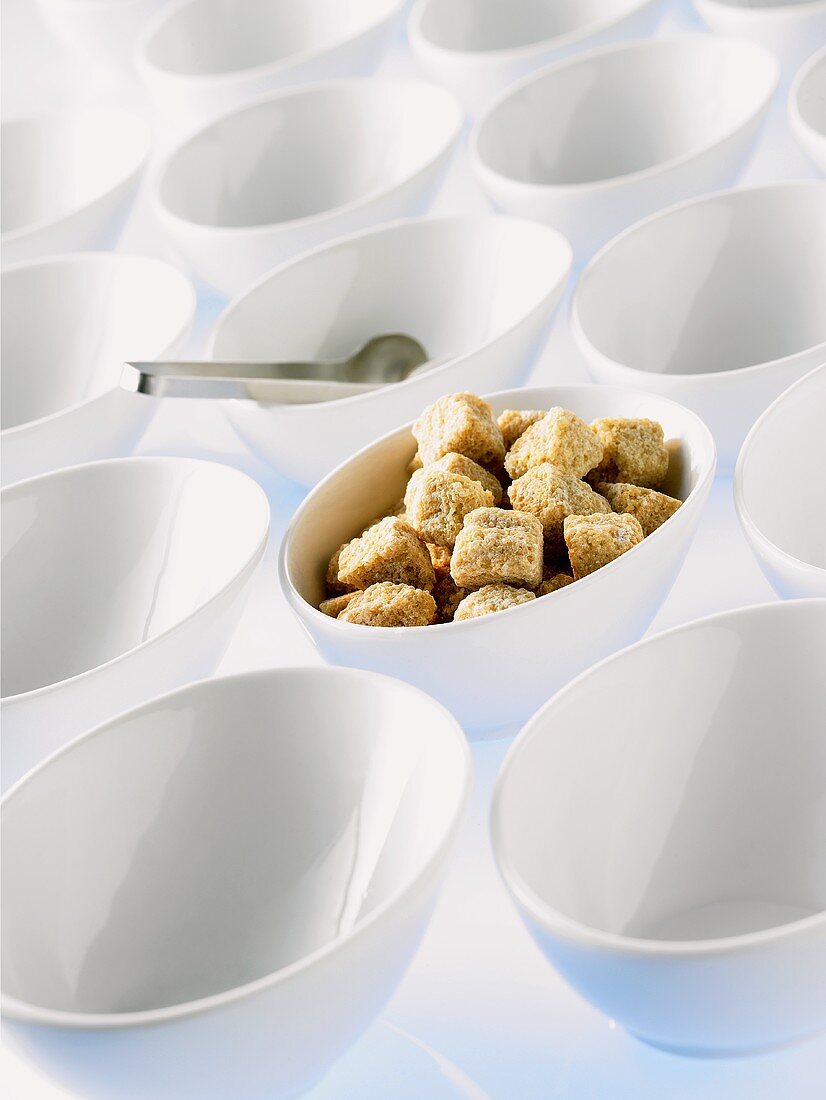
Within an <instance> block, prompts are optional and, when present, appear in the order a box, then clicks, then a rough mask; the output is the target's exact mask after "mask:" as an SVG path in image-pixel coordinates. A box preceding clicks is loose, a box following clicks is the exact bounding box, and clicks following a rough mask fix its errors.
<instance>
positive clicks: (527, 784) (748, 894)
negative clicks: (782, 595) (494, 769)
mask: <svg viewBox="0 0 826 1100" xmlns="http://www.w3.org/2000/svg"><path fill="white" fill-rule="evenodd" d="M824 652H826V600H804V601H800V602H797V603H773V604H766V605H763V606H761V607H749V608H745V609H742V610H738V611H733V612H727V613H725V614H723V615H714V616H712V617H711V618H707V619H700V620H698V621H696V622H693V623H689V624H688V625H686V626H681V627H679V628H678V629H676V630H669V631H667V632H666V633H664V634H659V635H656V636H655V637H653V638H650V639H647V640H646V641H644V642H641V643H640V644H639V645H636V646H632V647H631V648H630V649H627V650H625V651H624V652H623V653H619V654H617V655H616V656H614V657H612V658H610V659H609V660H607V661H604V662H603V663H602V664H599V665H597V666H596V667H595V668H593V669H591V670H589V671H588V672H586V673H585V674H584V675H583V676H581V677H580V678H579V679H578V680H576V681H575V682H574V683H573V684H570V685H569V686H568V687H567V688H565V690H564V691H561V692H560V693H559V694H558V695H557V696H556V697H555V698H554V699H552V700H551V701H550V702H549V703H548V704H547V706H545V707H543V708H542V710H541V711H540V712H539V713H538V714H537V715H536V716H535V717H534V718H532V719H531V721H530V722H529V723H528V724H527V726H525V729H524V730H523V731H522V732H521V734H520V735H519V737H518V738H517V740H516V741H515V742H514V744H513V746H512V747H511V749H510V751H509V753H508V755H507V757H506V758H505V762H504V764H503V765H502V769H501V771H500V774H499V778H498V781H497V785H496V788H495V791H494V797H493V809H492V832H493V848H494V852H495V855H496V860H497V862H498V865H499V870H500V872H501V873H502V876H503V878H504V880H505V883H506V885H507V887H508V889H509V890H510V892H511V894H512V895H513V897H514V899H515V901H516V903H517V906H518V908H519V910H520V912H521V915H522V917H523V918H524V920H525V922H526V924H527V925H528V928H529V930H530V931H531V933H532V935H533V937H534V939H535V940H536V941H537V943H538V944H539V946H540V948H541V949H542V951H544V953H545V954H546V955H547V957H548V959H549V960H550V961H551V962H552V963H553V965H554V966H555V967H556V969H557V970H558V971H559V973H560V974H561V975H562V977H563V978H564V979H565V980H566V981H567V982H569V983H570V985H572V986H573V987H574V989H575V990H576V991H577V992H578V993H579V994H581V996H583V997H585V998H586V1000H588V1001H590V1002H591V1003H592V1004H594V1005H595V1006H596V1007H597V1008H599V1009H600V1010H601V1011H602V1012H604V1013H605V1014H606V1015H607V1016H609V1017H610V1018H611V1019H612V1020H616V1021H617V1023H619V1024H621V1025H622V1026H623V1027H624V1028H625V1029H626V1030H628V1031H629V1032H631V1033H632V1034H634V1035H636V1036H637V1037H638V1038H640V1039H643V1040H645V1041H646V1042H648V1043H651V1044H653V1045H654V1046H658V1047H662V1048H665V1049H666V1050H670V1051H672V1052H674V1053H679V1054H692V1055H704V1056H709V1055H710V1056H719V1055H735V1054H747V1053H750V1052H752V1051H756V1050H759V1049H762V1048H764V1047H771V1046H779V1045H782V1044H785V1043H788V1042H792V1041H794V1040H797V1039H801V1038H803V1037H805V1036H807V1035H811V1034H813V1033H814V1032H816V1031H818V1030H821V1029H823V1028H824V1027H826V985H825V984H824V982H823V974H824V969H825V968H826V859H824V853H826V835H824V818H823V812H822V803H823V788H824V784H826V739H824V737H823V715H824V712H826V681H825V680H824V677H823V667H822V665H823V662H822V654H823V653H824Z"/></svg>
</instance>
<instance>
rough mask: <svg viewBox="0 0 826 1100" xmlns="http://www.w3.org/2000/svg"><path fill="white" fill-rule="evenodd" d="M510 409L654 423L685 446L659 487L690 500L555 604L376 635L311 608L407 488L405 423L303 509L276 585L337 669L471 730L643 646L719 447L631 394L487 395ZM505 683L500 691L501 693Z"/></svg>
mask: <svg viewBox="0 0 826 1100" xmlns="http://www.w3.org/2000/svg"><path fill="white" fill-rule="evenodd" d="M488 400H489V401H490V403H491V405H492V406H493V409H494V411H495V412H497V413H499V412H501V411H502V410H504V409H549V408H551V407H552V406H555V405H561V406H563V407H564V408H569V409H572V410H573V411H574V412H576V413H578V414H579V415H580V416H582V417H583V418H584V419H585V420H586V421H591V420H593V419H595V418H596V417H599V416H631V417H650V418H652V419H653V420H658V421H660V423H661V424H662V425H663V428H664V429H665V435H666V439H667V440H675V441H679V444H680V446H679V451H680V456H681V457H680V459H679V460H676V459H675V460H674V461H673V462H672V466H671V469H670V471H669V476H668V479H667V481H666V486H665V491H666V492H668V493H671V494H672V495H674V496H678V497H680V499H682V500H684V501H685V503H684V504H683V506H682V507H681V508H680V509H679V510H678V511H677V512H676V513H675V514H674V515H673V516H672V517H671V518H670V519H669V520H667V521H666V522H665V523H664V524H663V525H662V527H660V528H659V530H657V531H655V532H654V533H653V534H652V535H649V537H648V538H647V539H645V541H644V542H643V543H641V544H640V545H639V546H636V547H634V549H633V550H630V551H628V553H626V554H623V556H622V557H621V558H620V559H618V560H617V561H614V562H611V564H610V565H607V566H604V567H603V568H602V569H600V570H598V571H597V572H596V573H593V574H592V575H591V576H589V577H585V578H583V579H582V580H579V581H577V582H576V583H575V584H572V585H570V586H569V587H567V588H563V589H561V590H560V591H559V592H555V593H553V594H552V595H550V596H545V597H542V598H540V599H537V600H534V601H532V602H531V603H526V604H523V605H522V606H520V607H514V608H510V609H508V610H507V611H500V612H497V613H496V614H493V615H486V616H483V617H481V618H478V619H470V620H467V621H465V622H457V623H444V624H441V625H438V626H424V627H393V628H378V627H369V626H359V625H356V624H353V623H345V622H339V621H338V620H337V619H332V618H330V617H329V616H327V615H324V614H323V613H322V612H321V611H319V610H318V609H317V608H318V603H319V601H320V600H322V599H324V596H325V592H324V574H325V571H326V568H327V563H328V561H329V559H330V557H331V555H332V553H333V551H334V550H335V549H336V548H337V547H338V546H340V545H341V543H343V542H346V541H347V540H349V539H351V538H353V536H354V535H355V534H356V533H357V532H358V531H359V529H360V528H361V527H363V526H364V525H365V524H366V523H369V521H370V520H371V519H372V518H374V517H375V516H376V515H378V514H380V512H381V511H382V509H384V508H387V507H390V506H391V505H392V504H393V502H395V501H397V500H398V499H399V497H400V496H401V495H402V494H403V492H404V485H405V481H406V480H407V476H408V474H407V465H408V463H409V461H410V459H411V458H412V457H413V455H414V453H415V451H416V441H415V439H414V438H413V435H412V433H411V431H410V425H407V426H406V427H404V428H399V429H398V430H397V431H395V432H391V433H390V434H389V435H386V436H384V438H383V439H379V440H378V441H377V442H376V443H373V444H372V445H371V446H369V447H366V448H365V449H364V450H362V451H360V452H359V453H358V454H357V455H354V456H353V458H351V459H350V460H349V461H348V462H344V463H343V464H342V465H341V466H339V467H338V469H336V470H334V471H333V472H332V473H331V474H330V475H329V477H327V478H325V480H324V481H322V482H321V484H320V485H318V486H317V487H316V488H315V489H314V490H313V491H312V492H311V493H310V494H309V496H308V497H307V498H306V499H305V500H304V501H303V503H302V504H301V505H300V506H299V508H298V510H297V511H296V513H295V515H294V517H293V519H292V522H291V523H290V526H289V528H288V529H287V532H286V534H285V536H284V540H283V542H282V544H281V552H280V556H279V579H280V581H281V586H282V588H283V589H284V592H285V593H286V596H287V599H288V601H289V603H290V606H291V607H292V609H293V611H294V612H295V614H296V615H297V617H298V619H299V620H300V622H301V623H302V624H303V626H304V628H305V630H306V631H307V633H308V634H309V635H310V637H311V638H312V640H313V641H314V642H315V644H316V646H317V647H318V649H319V650H320V651H321V653H322V654H323V656H324V657H325V658H326V660H328V661H329V662H330V663H331V664H342V665H349V666H353V667H357V668H369V669H373V670H374V671H376V672H387V673H389V674H391V675H394V676H398V677H399V678H400V679H402V680H408V681H409V682H410V683H412V684H415V685H416V686H417V687H421V688H423V689H424V690H425V691H427V692H429V693H430V694H431V695H433V696H434V697H435V698H436V699H438V700H439V701H440V702H442V703H444V704H445V706H446V707H448V708H449V709H450V710H451V711H452V712H453V713H454V714H455V715H456V717H457V718H458V719H459V721H460V722H461V723H462V725H463V726H464V727H465V728H466V729H467V730H468V731H470V732H473V733H474V734H476V733H482V732H484V731H489V730H501V729H502V728H503V727H506V726H510V725H513V724H514V723H518V722H521V721H524V719H525V718H526V717H527V716H528V715H529V714H531V713H532V712H533V711H534V710H536V708H537V707H538V706H539V705H540V703H542V702H544V701H545V700H546V699H547V698H548V696H549V695H551V694H552V693H553V692H554V691H556V690H557V689H558V688H560V687H561V686H562V685H563V684H565V683H567V681H568V680H570V679H571V678H572V677H573V676H576V675H578V674H579V673H580V672H581V671H582V670H583V669H584V668H587V667H588V665H590V664H592V663H593V662H594V661H595V660H599V659H600V658H602V657H605V656H607V654H609V653H613V652H614V651H615V650H616V649H619V648H620V647H621V646H623V645H627V644H628V643H629V642H630V641H634V640H636V639H637V638H639V637H640V635H641V634H642V633H643V631H644V630H645V629H646V627H647V626H648V624H649V623H650V621H651V620H652V619H653V617H654V615H655V614H656V612H657V609H658V607H659V605H660V603H661V601H662V600H663V598H664V597H665V595H666V593H667V592H668V590H669V588H670V587H671V585H672V583H673V582H674V578H675V577H676V575H677V573H678V572H679V569H680V566H681V564H682V561H683V558H684V557H685V554H686V552H687V551H688V547H689V545H690V543H691V539H692V537H693V535H694V531H695V529H696V526H697V523H698V522H699V519H700V515H701V514H702V510H703V506H704V504H705V501H706V497H707V496H708V492H709V489H710V488H711V483H712V480H713V478H714V466H715V456H714V443H713V440H712V438H711V434H710V433H709V431H708V429H707V428H706V427H705V425H704V424H703V423H702V422H701V421H700V420H699V419H698V418H697V417H696V416H695V415H694V414H693V413H691V412H689V411H688V410H687V409H684V408H681V407H680V406H679V405H676V404H674V403H673V402H671V401H668V400H666V399H665V398H662V397H655V396H652V395H650V394H646V393H640V392H638V391H635V390H623V389H619V388H610V387H597V386H587V385H586V386H554V387H550V388H547V389H517V390H506V391H505V392H503V393H498V394H493V395H492V396H491V397H489V398H488ZM503 683H504V685H505V686H504V687H503Z"/></svg>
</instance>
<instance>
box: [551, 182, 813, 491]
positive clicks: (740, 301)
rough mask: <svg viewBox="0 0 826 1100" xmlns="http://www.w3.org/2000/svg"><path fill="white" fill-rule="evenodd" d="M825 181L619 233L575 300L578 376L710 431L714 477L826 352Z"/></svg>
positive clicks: (655, 219)
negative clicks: (682, 413)
mask: <svg viewBox="0 0 826 1100" xmlns="http://www.w3.org/2000/svg"><path fill="white" fill-rule="evenodd" d="M824 301H826V182H822V181H818V180H803V181H795V182H791V183H780V184H774V185H770V186H767V187H758V188H751V189H744V190H734V191H721V192H719V193H717V194H714V195H707V196H702V197H701V198H699V199H693V200H691V201H690V202H687V203H683V204H682V205H680V206H675V207H672V208H670V209H668V210H665V211H662V212H661V213H659V214H655V215H653V216H652V217H650V218H646V219H645V220H644V221H641V222H639V223H637V225H634V226H632V227H631V228H630V229H628V230H626V231H625V232H624V233H621V234H620V235H619V236H618V237H616V238H615V239H614V240H613V241H611V242H610V243H609V244H607V245H606V246H605V248H603V249H602V250H601V251H600V252H598V253H597V255H596V256H595V257H594V258H593V259H592V260H591V262H590V263H589V264H588V266H587V267H586V268H585V271H584V272H583V273H582V276H581V277H580V280H579V282H578V284H577V286H576V287H575V289H574V293H573V297H572V300H571V327H572V330H573V333H574V338H575V341H576V344H577V346H578V348H579V350H580V352H581V353H582V355H583V357H584V359H585V362H586V365H587V367H588V371H589V373H590V374H591V377H592V378H593V379H594V380H595V381H597V382H603V383H608V384H613V385H616V384H623V385H635V386H639V387H641V388H643V387H644V388H646V389H650V390H655V391H656V392H658V393H663V394H666V395H667V396H669V397H673V398H674V400H675V401H680V402H682V403H683V404H685V405H687V406H688V407H689V408H691V409H694V411H695V412H696V413H698V415H700V416H701V417H702V418H703V420H704V421H705V422H706V423H707V424H708V425H709V427H710V428H711V430H712V432H713V433H714V437H715V439H716V442H717V449H718V452H719V456H720V467H721V472H730V471H731V470H732V469H733V467H734V463H735V461H736V459H737V453H738V451H739V450H740V446H741V445H742V442H743V439H744V438H745V436H746V433H747V432H748V431H749V429H750V428H751V426H752V424H753V423H754V421H755V420H756V418H757V417H758V416H759V415H760V413H761V412H763V410H764V409H765V408H766V406H767V405H768V404H770V402H771V401H773V400H774V398H775V397H777V395H778V394H779V393H782V391H783V390H784V389H786V387H787V386H789V385H790V384H791V383H792V382H794V381H796V380H797V379H798V378H800V377H801V376H802V375H804V374H806V373H807V371H810V370H811V369H812V368H813V367H815V366H817V365H818V364H819V363H821V362H822V361H823V358H824V353H826V309H824V308H823V303H824Z"/></svg>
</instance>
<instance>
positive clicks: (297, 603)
mask: <svg viewBox="0 0 826 1100" xmlns="http://www.w3.org/2000/svg"><path fill="white" fill-rule="evenodd" d="M595 389H598V390H599V391H600V393H604V394H607V395H608V396H609V397H610V396H615V397H616V396H623V397H645V398H646V399H650V400H652V401H655V402H656V403H657V404H662V405H666V406H671V407H673V408H676V409H679V411H680V413H681V414H682V415H684V416H687V417H688V418H689V420H690V421H693V423H694V427H695V428H696V430H697V438H698V450H700V449H702V451H703V452H704V454H702V455H701V457H703V458H704V459H705V462H704V464H703V465H704V467H705V468H703V465H701V468H700V472H699V476H698V479H697V483H696V485H694V486H693V487H692V489H691V491H690V492H689V494H688V496H687V497H686V498H685V500H684V501H683V502H682V506H681V507H680V508H678V509H677V511H676V512H675V513H674V515H672V516H669V518H668V519H667V520H666V521H665V522H664V523H663V524H661V525H660V527H658V528H657V530H656V531H652V533H651V534H650V535H648V536H647V537H646V538H645V539H643V541H642V542H641V543H640V544H639V546H640V547H641V546H644V545H645V543H646V542H648V541H649V539H652V538H654V537H655V536H657V535H658V534H659V532H660V530H661V529H663V528H668V530H673V529H674V524H673V523H672V520H676V521H677V522H681V518H680V517H681V513H683V515H685V513H684V512H683V506H685V505H688V504H691V505H692V508H693V507H695V506H696V504H697V501H698V500H702V499H703V498H704V496H705V493H706V490H707V488H709V487H710V486H711V483H712V481H713V480H714V475H715V470H716V466H717V449H716V445H715V442H714V437H713V436H712V434H711V431H710V430H709V428H708V426H707V425H706V423H705V422H704V421H703V420H702V419H701V418H700V417H699V416H698V415H697V414H696V413H695V412H693V411H692V410H691V409H689V408H687V407H686V406H685V405H681V404H679V402H677V401H674V400H672V399H671V398H670V397H664V396H661V395H660V394H656V393H648V392H646V391H645V390H640V389H634V388H632V387H630V386H599V387H595V386H594V385H593V384H592V383H578V384H576V383H574V384H568V385H556V386H555V385H549V386H531V387H527V388H517V389H511V390H497V391H496V392H495V393H488V394H485V395H484V399H485V400H486V401H491V400H496V399H497V398H503V397H504V398H506V399H510V398H511V397H515V396H517V395H519V396H520V397H524V399H525V400H524V402H523V405H522V406H521V407H523V408H524V407H525V406H526V405H530V404H531V402H533V401H534V399H535V398H536V395H538V394H548V393H553V394H560V395H561V396H562V397H563V399H564V398H566V397H567V398H570V395H571V392H572V391H575V393H574V396H575V395H576V393H584V392H587V393H588V394H592V393H593V392H594V391H595ZM543 400H544V398H543ZM551 407H553V406H549V408H551ZM413 423H414V422H413V421H410V422H409V423H408V424H405V425H402V426H401V427H399V428H393V429H392V430H391V431H389V432H385V434H384V435H382V436H380V437H379V438H378V439H375V440H374V441H373V442H372V443H368V444H367V446H366V447H362V448H361V449H360V450H358V451H356V452H355V453H354V454H352V455H350V457H349V458H346V459H345V460H344V461H343V462H341V463H339V465H338V466H336V467H335V469H333V470H331V471H330V473H329V474H327V476H326V477H324V478H322V479H321V481H319V482H318V484H317V485H315V486H314V487H313V488H312V489H311V490H310V491H309V493H308V494H307V495H306V496H305V497H304V499H303V500H302V501H301V503H300V504H299V505H298V507H297V508H296V510H295V512H294V513H293V516H292V518H291V519H290V522H289V524H288V526H287V529H286V530H285V532H284V537H283V539H282V540H281V545H280V547H279V551H278V580H279V584H280V586H281V590H282V592H283V593H284V594H285V596H286V597H287V602H288V603H289V605H290V607H291V609H292V611H293V613H294V614H295V615H296V616H297V617H298V618H299V619H305V618H309V620H310V622H315V623H318V624H319V626H321V624H324V626H325V627H326V628H327V629H332V630H334V631H338V632H340V633H341V634H342V636H343V637H345V638H346V637H347V635H348V634H349V635H350V636H351V637H352V638H354V639H355V638H362V639H364V638H367V637H371V636H372V635H376V634H378V640H383V639H385V638H386V639H388V640H392V639H393V638H398V637H404V638H409V637H411V636H413V637H418V638H422V637H425V638H428V637H433V633H432V632H433V631H434V630H439V631H441V632H442V634H444V633H445V631H448V630H450V631H452V632H453V634H454V635H457V634H458V633H459V632H460V631H461V632H464V633H467V632H468V631H473V630H477V631H478V630H480V629H484V628H485V627H487V626H489V625H490V622H491V619H492V618H495V620H496V621H497V622H498V621H501V616H502V615H508V616H511V617H513V616H514V615H519V614H521V615H523V616H524V615H525V614H526V613H531V614H532V613H534V606H535V605H536V604H539V603H541V599H537V600H528V601H526V602H525V603H523V604H517V605H514V606H512V607H506V608H505V609H504V610H503V611H497V612H496V613H495V616H490V615H480V616H477V617H476V618H473V619H462V620H460V621H459V622H449V623H431V624H430V625H429V626H385V627H382V628H381V629H380V630H379V631H378V632H377V630H376V628H375V627H371V626H366V625H364V624H362V623H348V622H340V621H339V620H338V619H333V618H331V617H330V616H329V615H325V614H324V612H323V611H319V609H318V608H317V607H315V606H314V605H313V604H312V603H310V602H309V600H306V599H305V598H304V596H303V595H302V594H301V593H300V592H299V590H298V587H297V586H296V584H295V582H294V580H293V577H292V574H291V571H290V569H289V566H288V564H287V558H288V555H289V553H290V551H291V547H292V542H293V539H294V538H295V532H296V529H297V528H298V526H299V525H300V524H301V523H302V522H303V520H304V516H305V514H306V513H307V511H308V510H312V508H313V506H314V503H315V499H316V497H317V496H318V494H319V493H320V492H322V491H324V490H326V487H327V485H328V483H330V482H332V481H333V479H338V478H339V477H340V476H341V474H342V473H343V472H344V470H345V469H346V467H347V466H349V465H350V463H351V462H353V461H355V460H356V459H358V458H362V457H363V456H365V455H366V454H367V453H368V452H369V451H371V450H373V449H374V448H377V447H380V446H383V445H384V444H385V443H387V442H388V441H389V440H390V439H392V438H394V437H399V438H401V437H402V436H403V435H404V434H405V433H409V432H410V431H411V429H412V427H413ZM669 524H671V526H670V527H668V525H669ZM656 545H659V539H658V541H657V544H656ZM638 548H639V547H637V546H634V547H632V548H631V550H628V551H626V554H623V555H621V557H620V558H615V559H614V560H613V561H611V562H609V563H608V564H607V565H604V566H602V568H601V569H598V570H596V571H595V572H594V573H591V574H589V575H588V576H586V577H581V578H580V579H579V580H578V581H577V582H576V584H575V585H573V584H571V585H566V586H565V587H563V588H560V589H558V590H557V591H556V592H554V593H553V596H554V600H555V601H556V603H555V604H554V605H553V606H559V602H560V600H562V599H568V600H569V599H572V598H573V593H575V592H576V593H581V592H583V591H584V587H583V586H587V587H593V586H594V584H599V583H601V582H602V581H603V580H604V578H605V576H606V575H610V576H613V575H614V573H615V572H616V571H617V568H618V567H619V568H622V567H623V564H624V563H623V562H622V558H624V557H626V555H627V554H630V553H633V552H634V551H635V550H637V549H638ZM365 631H370V632H371V634H365ZM354 632H355V633H354Z"/></svg>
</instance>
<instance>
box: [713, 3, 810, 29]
mask: <svg viewBox="0 0 826 1100" xmlns="http://www.w3.org/2000/svg"><path fill="white" fill-rule="evenodd" d="M693 3H694V6H695V8H696V9H697V11H698V12H700V13H701V14H702V12H703V11H711V12H726V13H734V14H735V15H736V16H737V17H739V18H740V19H741V20H742V21H743V22H744V23H746V24H748V23H750V22H753V21H754V20H755V19H764V18H768V19H777V20H778V21H780V20H781V19H783V18H784V16H788V15H792V16H798V15H808V14H810V13H811V12H814V13H816V14H820V13H821V12H826V0H798V2H797V3H795V4H783V3H779V4H776V3H773V4H767V5H766V6H761V7H758V8H755V7H750V6H749V5H747V4H738V3H737V2H736V0H735V3H730V0H693Z"/></svg>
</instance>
